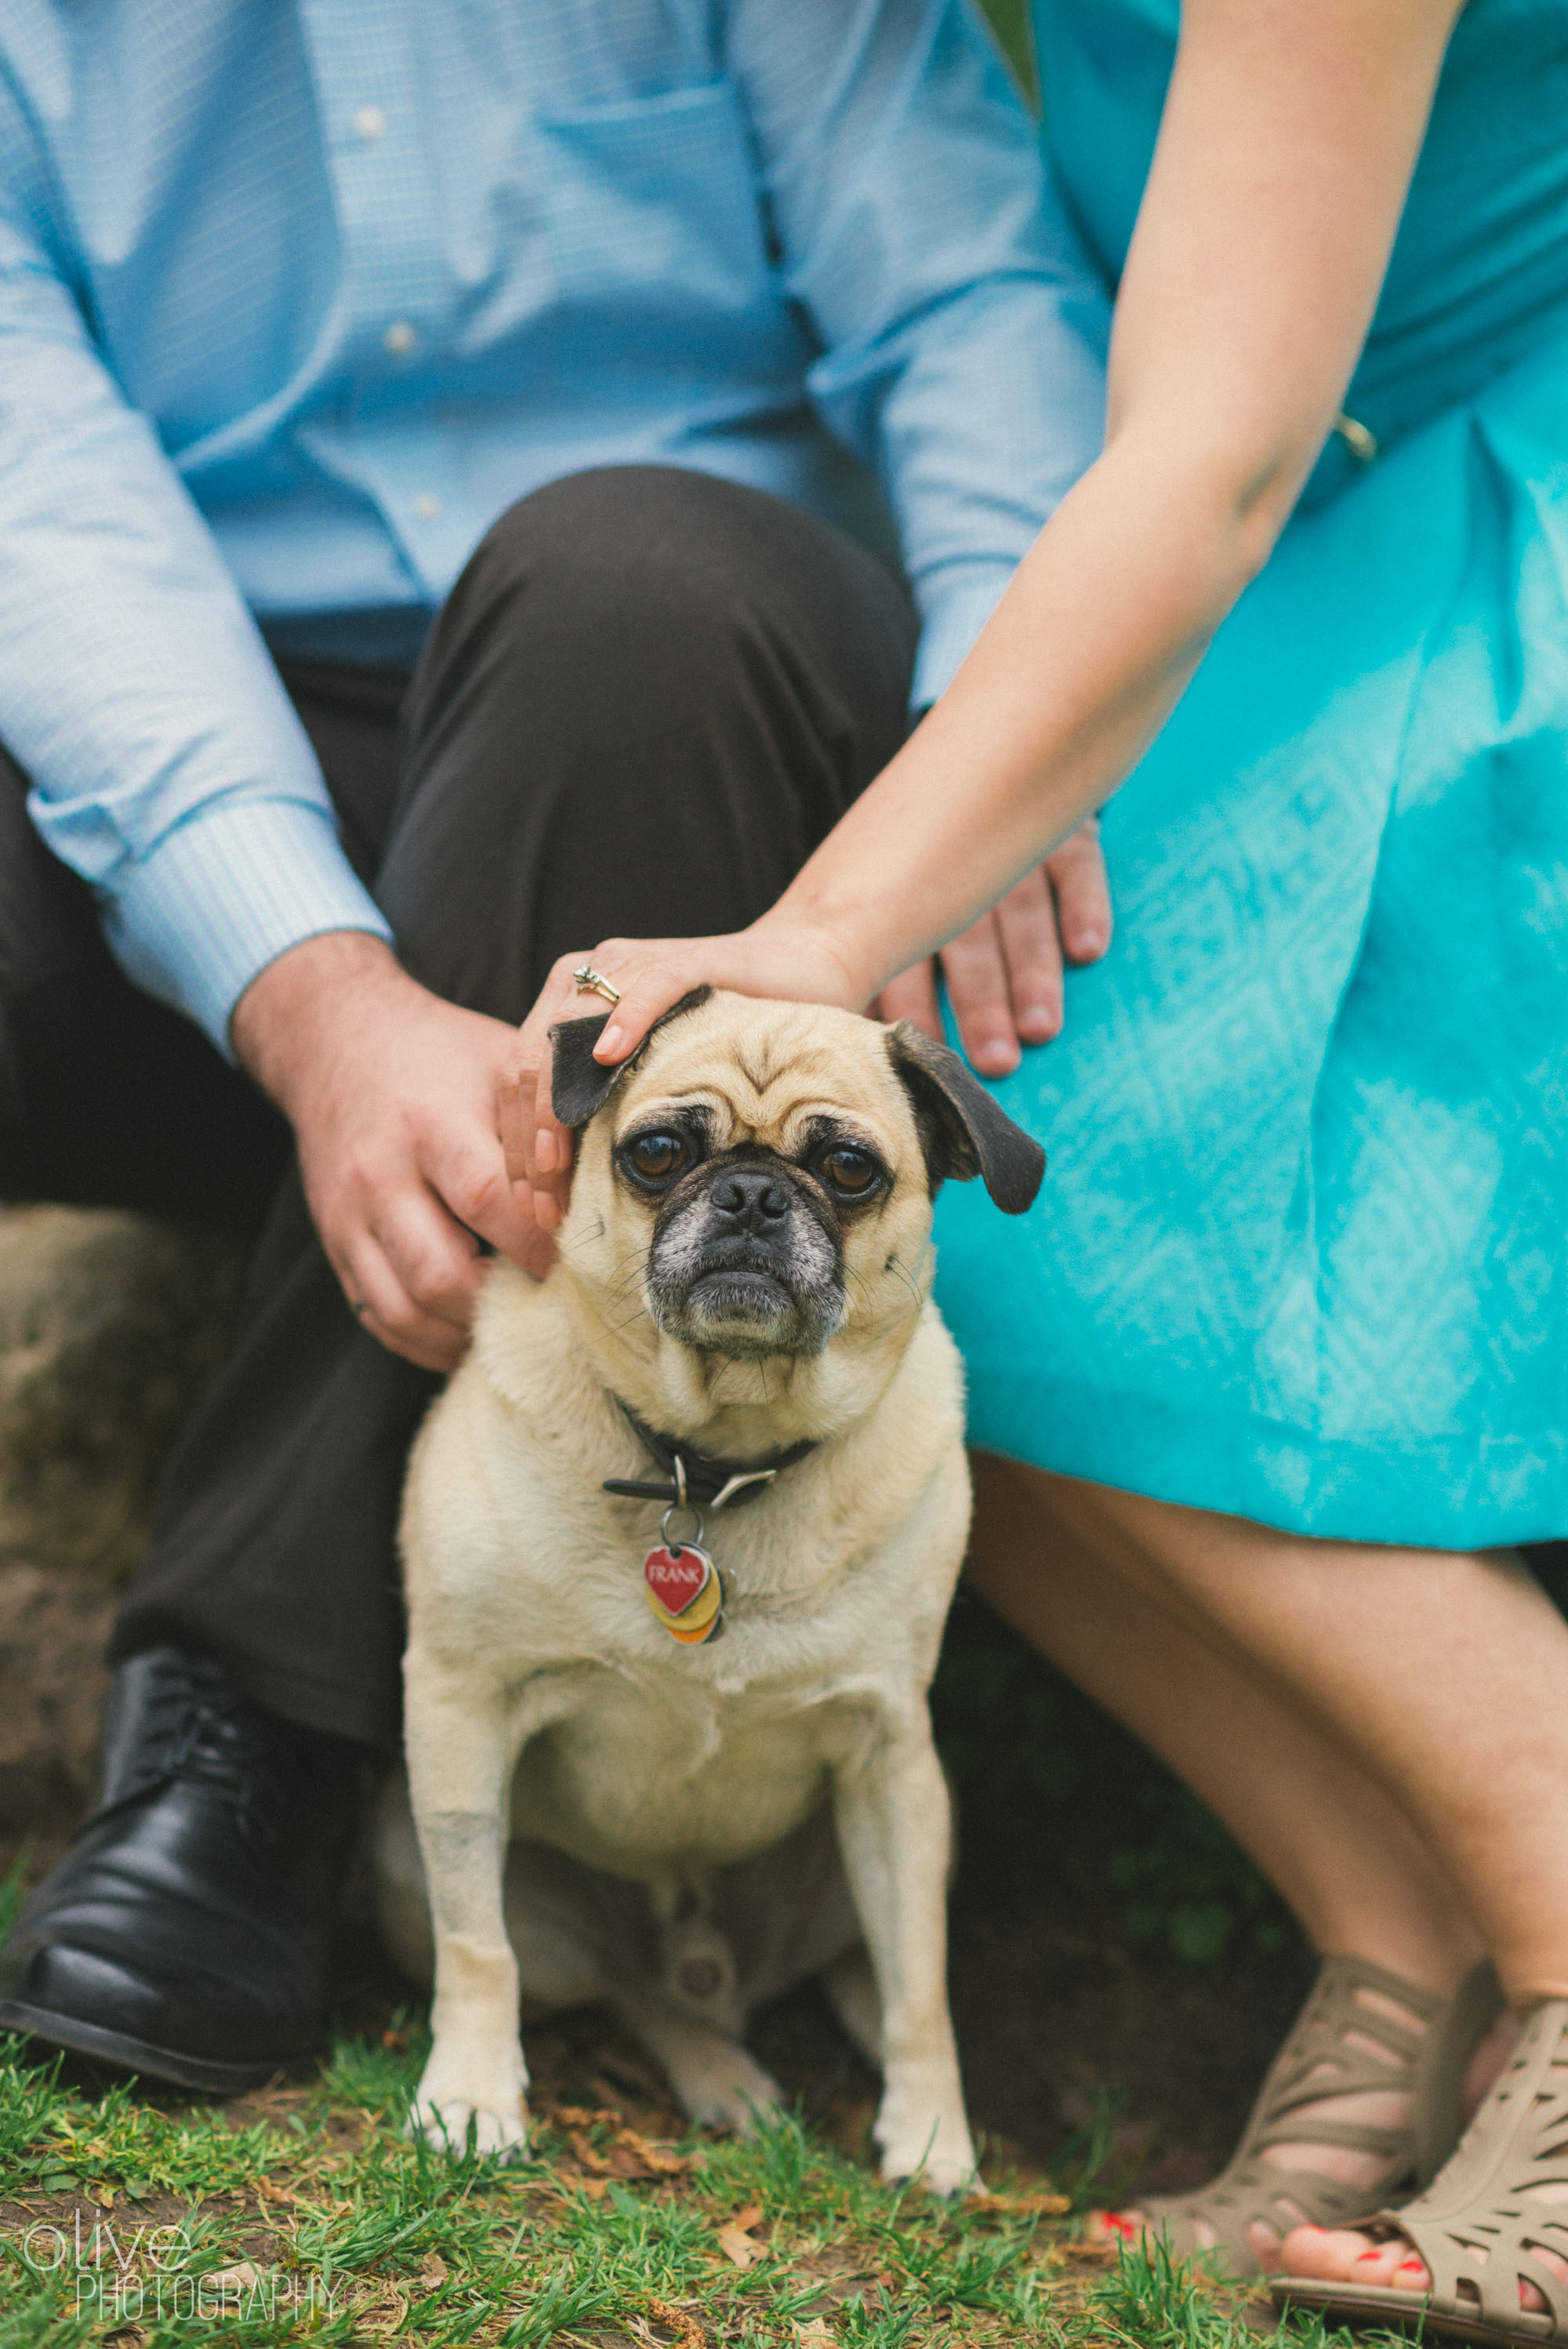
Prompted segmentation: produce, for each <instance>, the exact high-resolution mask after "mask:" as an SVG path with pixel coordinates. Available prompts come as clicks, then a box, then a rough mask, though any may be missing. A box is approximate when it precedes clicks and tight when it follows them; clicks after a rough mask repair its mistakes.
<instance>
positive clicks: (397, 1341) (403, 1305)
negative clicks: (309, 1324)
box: [335, 1232, 468, 1371]
mask: <svg viewBox="0 0 1568 2349" xmlns="http://www.w3.org/2000/svg"><path fill="white" fill-rule="evenodd" d="M335 1270H336V1273H337V1277H338V1278H339V1280H341V1282H342V1283H343V1293H344V1295H345V1297H346V1299H347V1300H348V1309H349V1311H350V1312H351V1313H353V1314H354V1316H355V1318H356V1320H357V1321H358V1323H359V1326H360V1328H361V1329H362V1330H366V1331H368V1333H369V1335H370V1336H371V1337H372V1338H374V1339H376V1340H377V1342H378V1343H379V1344H381V1345H383V1346H385V1347H386V1348H387V1351H388V1353H392V1354H400V1355H402V1357H403V1359H404V1361H409V1362H417V1363H418V1366H419V1368H420V1369H421V1370H423V1371H455V1370H456V1368H457V1366H458V1364H459V1361H461V1360H462V1356H463V1349H464V1348H465V1346H466V1345H467V1344H468V1331H467V1330H466V1329H456V1328H454V1327H453V1325H452V1323H451V1322H450V1321H448V1320H446V1319H442V1318H441V1317H440V1316H439V1315H437V1314H434V1313H429V1312H427V1311H425V1310H424V1309H422V1308H421V1307H420V1306H418V1304H417V1303H416V1302H415V1300H414V1299H413V1298H411V1297H410V1296H409V1294H408V1292H407V1288H405V1287H404V1286H403V1283H402V1281H401V1280H399V1278H397V1274H396V1272H395V1271H394V1270H393V1268H392V1266H391V1264H390V1263H389V1261H388V1259H387V1255H386V1253H385V1251H384V1250H383V1248H382V1247H380V1245H379V1243H378V1242H377V1240H375V1239H374V1238H373V1237H371V1235H370V1234H369V1233H368V1232H361V1233H359V1234H358V1235H356V1241H355V1245H354V1247H353V1250H352V1253H351V1255H350V1256H349V1257H347V1258H346V1259H345V1260H344V1261H342V1262H341V1263H339V1262H335Z"/></svg>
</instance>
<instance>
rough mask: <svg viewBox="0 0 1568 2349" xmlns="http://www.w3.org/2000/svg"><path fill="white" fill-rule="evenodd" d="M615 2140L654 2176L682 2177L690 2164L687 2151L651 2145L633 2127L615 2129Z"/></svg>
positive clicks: (667, 2146)
mask: <svg viewBox="0 0 1568 2349" xmlns="http://www.w3.org/2000/svg"><path fill="white" fill-rule="evenodd" d="M615 2142H616V2144H617V2145H618V2146H623V2147H624V2148H625V2150H626V2151H627V2152H628V2153H629V2154H632V2155H634V2157H635V2158H636V2159H637V2160H638V2161H640V2162H641V2163H642V2165H643V2168H645V2170H647V2171H649V2173H650V2174H651V2175H652V2176H653V2177H655V2178H680V2177H684V2175H685V2173H686V2171H687V2170H688V2169H689V2168H691V2166H692V2158H691V2156H690V2154H689V2153H677V2152H676V2149H675V2147H674V2146H670V2145H651V2144H650V2143H649V2141H648V2139H647V2138H646V2137H640V2136H639V2135H638V2133H637V2131H636V2130H635V2129H634V2128H622V2129H617V2130H616V2131H615ZM758 2216H760V2213H758Z"/></svg>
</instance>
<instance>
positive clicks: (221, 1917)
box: [0, 1647, 366, 2095]
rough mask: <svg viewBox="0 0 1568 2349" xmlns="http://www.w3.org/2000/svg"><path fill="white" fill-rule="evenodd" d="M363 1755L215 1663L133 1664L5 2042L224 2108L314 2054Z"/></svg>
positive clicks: (21, 1927) (163, 1658)
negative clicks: (51, 2049)
mask: <svg viewBox="0 0 1568 2349" xmlns="http://www.w3.org/2000/svg"><path fill="white" fill-rule="evenodd" d="M365 1758H366V1756H365V1753H364V1749H363V1748H362V1747H359V1746H357V1745H353V1744H349V1743H348V1742H347V1741H346V1740H345V1739H342V1738H336V1737H325V1736H322V1735H320V1734H319V1733H317V1732H315V1731H314V1730H309V1729H299V1728H296V1727H295V1726H294V1724H293V1723H290V1722H286V1721H281V1720H279V1719H278V1718H277V1717H276V1716H275V1715H274V1714H272V1713H263V1711H262V1710H261V1708H260V1706H258V1705H255V1704H253V1703H252V1702H250V1700H249V1699H248V1698H246V1697H244V1696H242V1694H241V1693H240V1692H239V1690H238V1689H236V1688H235V1686H234V1684H233V1682H232V1681H231V1680H230V1678H229V1677H228V1674H227V1673H226V1672H224V1671H222V1668H221V1667H220V1666H219V1665H218V1664H216V1663H214V1662H212V1661H211V1660H210V1659H208V1658H206V1657H202V1656H195V1655H190V1654H187V1652H186V1651H184V1650H183V1649H181V1648H173V1647H167V1648H154V1649H150V1650H149V1651H147V1652H146V1653H145V1654H143V1655H139V1656H135V1657H133V1658H132V1659H131V1661H130V1662H129V1663H128V1664H124V1665H122V1666H121V1667H120V1669H119V1672H118V1673H117V1674H116V1676H115V1684H114V1692H113V1695H112V1697H111V1699H110V1702H109V1712H108V1723H107V1726H106V1729H105V1733H104V1792H103V1800H102V1802H101V1804H100V1805H99V1806H98V1810H97V1811H96V1812H95V1813H94V1814H93V1816H92V1817H91V1818H90V1819H89V1820H88V1823H87V1825H86V1826H84V1827H83V1828H82V1830H81V1832H80V1833H79V1834H78V1835H77V1838H76V1840H75V1842H74V1843H73V1844H72V1846H71V1847H70V1849H69V1850H68V1851H67V1854H66V1856H65V1857H64V1858H63V1859H62V1860H61V1861H60V1863H59V1865H58V1866H57V1868H52V1869H51V1870H50V1872H49V1874H48V1875H47V1876H46V1878H45V1879H44V1881H43V1883H42V1884H41V1885H40V1886H39V1887H38V1889H37V1891H36V1893H35V1894H34V1895H33V1898H32V1899H31V1900H29V1902H28V1903H27V1906H26V1909H24V1910H23V1911H22V1914H21V1915H20V1917H18V1919H17V1920H16V1922H15V1926H14V1927H13V1929H12V1930H11V1932H10V1933H9V1935H8V1936H7V1937H6V1940H5V1947H4V1949H3V1950H0V2028H3V2029H6V2030H11V2031H18V2032H25V2033H28V2034H29V2035H30V2036H31V2037H33V2038H35V2039H44V2040H47V2041H48V2042H49V2043H50V2044H52V2045H54V2046H57V2047H69V2048H72V2049H74V2050H75V2051H76V2052H77V2054H83V2055H90V2056H94V2057H96V2058H98V2061H100V2062H103V2063H108V2064H117V2065H119V2066H121V2067H122V2068H124V2069H125V2070H127V2071H131V2072H142V2073H148V2074H150V2075H152V2076H153V2077H154V2078H155V2079H160V2080H173V2081H176V2082H178V2084H179V2085H181V2087H184V2088H205V2089H208V2090H210V2091H211V2092H212V2093H213V2094H215V2095H240V2094H242V2092H243V2091H244V2090H245V2089H247V2088H254V2087H259V2086H260V2085H261V2084H262V2082H263V2080H266V2079H268V2078H269V2077H270V2076H271V2075H272V2074H273V2071H274V2070H275V2069H276V2068H277V2066H278V2064H281V2063H284V2062H285V2061H287V2060H288V2059H289V2058H290V2057H292V2056H295V2055H300V2054H306V2053H308V2052H309V2051H310V2050H311V2049H312V2048H313V2047H315V2045H316V2044H317V2043H318V2041H319V2038H320V2034H321V2028H322V2021H323V2010H324V2004H325V1977H326V1959H327V1949H328V1943H329V1940H330V1938H331V1931H332V1924H333V1920H334V1916H335V1909H336V1905H337V1897H338V1894H339V1892H340V1891H341V1889H342V1885H343V1879H344V1873H345V1868H346V1861H347V1857H348V1852H349V1847H350V1845H351V1844H352V1842H353V1839H354V1834H355V1829H356V1825H357V1821H358V1814H359V1794H360V1780H361V1771H362V1764H363V1763H364V1760H365Z"/></svg>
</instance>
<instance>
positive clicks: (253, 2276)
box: [207, 2260, 262, 2292]
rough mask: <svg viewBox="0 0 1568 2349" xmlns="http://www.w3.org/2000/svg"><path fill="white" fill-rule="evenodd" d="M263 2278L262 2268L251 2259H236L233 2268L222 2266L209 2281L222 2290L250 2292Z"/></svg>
mask: <svg viewBox="0 0 1568 2349" xmlns="http://www.w3.org/2000/svg"><path fill="white" fill-rule="evenodd" d="M261 2280H262V2275H261V2270H260V2269H259V2268H257V2267H254V2266H253V2265H252V2263H251V2261H249V2260H236V2261H235V2262H234V2264H233V2266H232V2268H220V2269H219V2270H218V2272H217V2274H216V2275H211V2276H209V2277H208V2278H207V2282H209V2283H211V2284H215V2285H216V2286H217V2288H218V2290H219V2291H220V2292H250V2291H251V2290H252V2289H253V2287H254V2286H255V2285H256V2284H258V2283H260V2282H261Z"/></svg>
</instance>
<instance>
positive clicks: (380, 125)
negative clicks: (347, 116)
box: [354, 106, 387, 139]
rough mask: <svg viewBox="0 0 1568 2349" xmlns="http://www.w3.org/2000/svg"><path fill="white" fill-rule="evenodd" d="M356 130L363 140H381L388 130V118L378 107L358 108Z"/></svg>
mask: <svg viewBox="0 0 1568 2349" xmlns="http://www.w3.org/2000/svg"><path fill="white" fill-rule="evenodd" d="M354 128H355V129H356V131H357V132H358V133H359V136H360V137H361V139H379V138H380V136H381V134H382V132H383V131H384V130H385V129H386V128H387V117H386V116H385V115H384V114H383V113H382V111H381V109H380V108H379V107H378V106H356V108H355V109H354Z"/></svg>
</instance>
